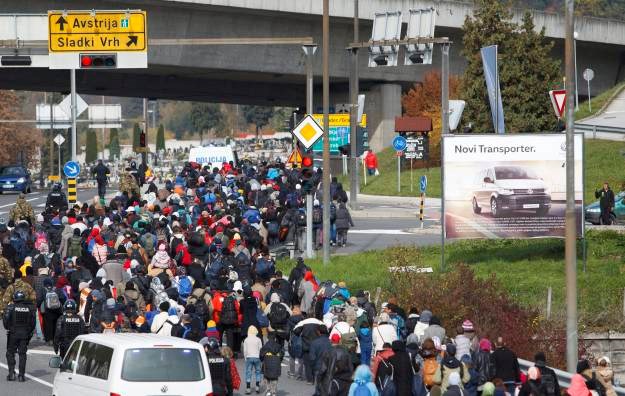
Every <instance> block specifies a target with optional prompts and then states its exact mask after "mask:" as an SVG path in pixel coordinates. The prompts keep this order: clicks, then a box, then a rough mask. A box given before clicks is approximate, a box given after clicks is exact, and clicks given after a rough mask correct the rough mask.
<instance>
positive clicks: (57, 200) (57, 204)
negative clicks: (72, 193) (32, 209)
mask: <svg viewBox="0 0 625 396" xmlns="http://www.w3.org/2000/svg"><path fill="white" fill-rule="evenodd" d="M46 210H48V211H49V212H50V211H52V210H58V211H59V212H65V211H66V210H67V197H66V196H65V193H64V192H63V190H62V188H61V183H54V185H53V186H52V191H50V193H49V194H48V198H47V199H46Z"/></svg>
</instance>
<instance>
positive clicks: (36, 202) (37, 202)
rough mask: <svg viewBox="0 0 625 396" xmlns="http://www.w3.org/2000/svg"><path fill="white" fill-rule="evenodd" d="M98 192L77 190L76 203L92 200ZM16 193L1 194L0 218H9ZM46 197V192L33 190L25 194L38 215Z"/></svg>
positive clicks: (89, 189) (88, 189)
mask: <svg viewBox="0 0 625 396" xmlns="http://www.w3.org/2000/svg"><path fill="white" fill-rule="evenodd" d="M97 192H98V190H97V189H93V188H87V189H84V188H79V189H78V201H80V202H83V203H84V202H85V201H88V200H91V199H93V197H94V196H95V195H97ZM17 196H18V193H6V192H5V193H3V194H2V195H0V218H4V219H7V221H8V216H9V211H10V210H11V208H12V207H13V205H15V200H16V199H17ZM47 196H48V191H47V190H42V191H37V190H33V192H32V193H30V194H26V200H27V201H28V202H29V203H30V204H31V205H32V207H33V209H34V210H35V213H39V212H41V211H43V209H44V207H45V205H46V198H47Z"/></svg>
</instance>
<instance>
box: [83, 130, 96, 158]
mask: <svg viewBox="0 0 625 396" xmlns="http://www.w3.org/2000/svg"><path fill="white" fill-rule="evenodd" d="M97 159H98V139H97V136H96V132H95V131H87V148H86V151H85V162H86V163H88V164H90V163H92V162H94V161H95V160H97Z"/></svg>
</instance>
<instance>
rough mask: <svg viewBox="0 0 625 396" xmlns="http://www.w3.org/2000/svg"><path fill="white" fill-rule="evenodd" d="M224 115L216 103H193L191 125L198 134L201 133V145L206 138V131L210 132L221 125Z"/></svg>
mask: <svg viewBox="0 0 625 396" xmlns="http://www.w3.org/2000/svg"><path fill="white" fill-rule="evenodd" d="M222 119H223V114H222V113H221V109H220V108H219V105H218V104H215V103H199V102H196V103H193V104H192V105H191V123H192V124H193V127H194V128H195V130H196V131H197V132H199V133H200V144H201V143H202V140H203V137H204V131H207V132H208V131H210V130H211V129H213V128H215V127H217V126H218V125H220V124H221V122H222Z"/></svg>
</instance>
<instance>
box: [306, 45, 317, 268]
mask: <svg viewBox="0 0 625 396" xmlns="http://www.w3.org/2000/svg"><path fill="white" fill-rule="evenodd" d="M303 48H304V54H306V113H307V114H312V113H313V64H312V61H313V56H314V55H315V51H316V50H317V46H314V45H305V46H304V47H303ZM312 212H313V195H312V191H309V192H308V193H307V194H306V257H308V258H309V259H312V258H314V257H315V251H314V249H313V220H312Z"/></svg>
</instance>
